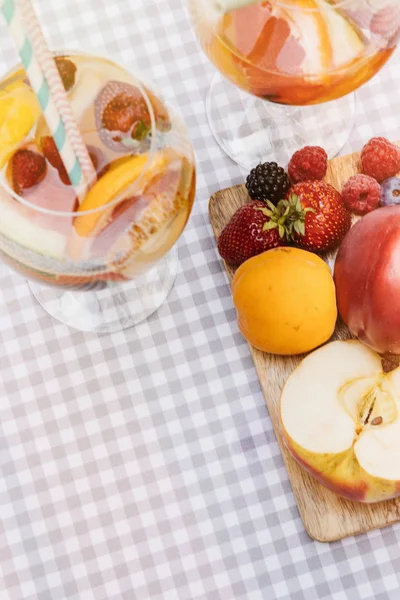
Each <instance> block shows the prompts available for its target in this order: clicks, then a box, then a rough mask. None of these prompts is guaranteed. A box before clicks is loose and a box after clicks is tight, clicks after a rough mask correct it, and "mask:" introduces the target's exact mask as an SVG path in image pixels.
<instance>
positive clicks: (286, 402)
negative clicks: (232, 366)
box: [280, 340, 400, 502]
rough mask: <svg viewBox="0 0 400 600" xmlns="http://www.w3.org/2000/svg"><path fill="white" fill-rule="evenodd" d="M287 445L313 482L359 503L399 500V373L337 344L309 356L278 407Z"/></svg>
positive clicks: (360, 350)
mask: <svg viewBox="0 0 400 600" xmlns="http://www.w3.org/2000/svg"><path fill="white" fill-rule="evenodd" d="M280 413H281V425H282V431H283V436H284V440H285V443H286V445H287V447H288V449H289V451H290V452H291V454H292V455H293V457H294V458H295V459H296V460H297V462H298V463H299V464H300V465H301V466H303V467H304V468H305V469H306V470H307V471H308V472H309V473H310V474H311V475H312V476H313V477H315V478H316V479H318V480H319V481H320V482H321V483H322V484H323V485H325V486H326V487H327V488H329V489H330V490H332V491H333V492H335V493H337V494H339V495H340V496H343V497H345V498H348V499H350V500H354V501H358V502H379V501H382V500H388V499H390V498H395V497H396V496H399V495H400V368H397V369H396V370H394V371H392V372H390V373H384V372H383V369H382V363H381V358H380V356H379V355H378V354H376V353H375V352H373V351H372V350H370V349H369V348H367V347H365V346H364V345H363V344H361V343H360V342H358V341H355V340H350V341H346V342H342V341H337V342H332V343H330V344H327V345H326V346H324V347H322V348H320V349H318V350H316V351H315V352H313V353H312V354H310V355H308V356H307V357H306V358H305V359H304V360H303V361H302V362H301V363H300V365H299V366H298V367H297V369H295V370H294V371H293V373H292V374H291V375H290V377H289V378H288V380H287V382H286V384H285V387H284V389H283V392H282V396H281V401H280Z"/></svg>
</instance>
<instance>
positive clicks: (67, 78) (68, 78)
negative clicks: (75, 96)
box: [55, 56, 76, 92]
mask: <svg viewBox="0 0 400 600" xmlns="http://www.w3.org/2000/svg"><path fill="white" fill-rule="evenodd" d="M55 60H56V65H57V69H58V72H59V73H60V76H61V79H62V82H63V84H64V88H65V90H66V91H67V92H69V90H70V89H71V88H73V87H74V85H75V78H76V65H75V64H74V63H73V62H72V60H69V58H65V57H64V56H56V59H55Z"/></svg>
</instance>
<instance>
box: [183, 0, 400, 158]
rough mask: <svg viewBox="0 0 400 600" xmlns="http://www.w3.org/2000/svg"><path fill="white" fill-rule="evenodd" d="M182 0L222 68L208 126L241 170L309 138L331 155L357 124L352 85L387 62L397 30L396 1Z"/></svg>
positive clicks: (212, 57)
mask: <svg viewBox="0 0 400 600" xmlns="http://www.w3.org/2000/svg"><path fill="white" fill-rule="evenodd" d="M188 1H189V10H190V14H191V17H192V21H193V25H194V29H195V32H196V34H197V36H198V39H199V41H200V43H201V45H202V47H203V49H204V51H205V52H206V53H207V55H208V57H209V58H210V60H211V61H212V62H213V63H214V65H215V66H216V67H217V69H218V70H219V72H220V73H221V74H222V76H221V75H220V74H217V75H216V76H215V78H214V80H213V83H212V85H211V89H210V92H209V95H208V99H207V114H208V119H209V123H210V126H211V129H212V131H213V133H214V135H215V137H216V139H217V141H218V143H219V144H220V146H221V147H222V148H223V150H224V151H225V152H226V153H227V154H228V155H229V156H230V157H231V158H232V159H233V160H235V161H236V162H237V163H239V164H241V165H242V166H243V167H245V168H246V169H248V168H250V167H252V166H254V165H255V164H256V163H257V162H260V161H265V160H279V161H282V162H285V161H287V160H288V159H289V158H290V156H291V155H292V154H293V152H294V151H295V150H297V149H298V148H299V147H302V146H304V145H306V144H311V145H321V146H323V147H325V149H326V150H327V151H328V154H329V155H330V156H333V155H334V154H336V153H337V152H338V151H339V150H340V148H341V147H342V146H343V145H344V143H345V142H346V140H347V138H348V136H349V134H350V131H351V127H352V124H353V117H354V111H355V99H354V94H351V92H354V90H356V89H357V88H359V87H360V86H361V85H363V84H364V83H365V82H366V81H368V80H369V79H370V78H371V77H372V76H373V75H375V73H377V72H378V71H379V70H380V69H381V68H382V67H383V65H384V64H385V63H386V61H387V60H388V59H389V57H390V56H391V55H392V53H393V52H394V50H395V47H396V44H397V41H398V38H399V32H400V5H399V2H398V0H269V1H266V2H258V3H257V2H251V1H249V0H218V1H217V0H207V2H200V1H199V0H188ZM235 4H236V5H240V4H241V5H243V6H242V7H241V8H238V9H236V10H231V11H230V12H226V11H225V12H224V11H223V10H222V9H220V8H219V7H221V6H224V5H225V6H231V7H232V6H234V5H235ZM232 84H233V85H232ZM242 90H244V92H245V93H244V92H243V91H242ZM282 105H284V106H282ZM310 105H311V106H310Z"/></svg>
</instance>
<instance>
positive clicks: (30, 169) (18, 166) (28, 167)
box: [10, 148, 47, 195]
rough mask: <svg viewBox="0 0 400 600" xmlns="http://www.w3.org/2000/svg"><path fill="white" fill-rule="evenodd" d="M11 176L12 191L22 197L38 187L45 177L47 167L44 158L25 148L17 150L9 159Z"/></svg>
mask: <svg viewBox="0 0 400 600" xmlns="http://www.w3.org/2000/svg"><path fill="white" fill-rule="evenodd" d="M10 166H11V175H12V183H13V188H14V191H15V192H16V193H17V194H20V195H23V192H24V190H28V189H29V188H32V187H33V186H35V185H38V184H39V183H40V182H41V181H42V180H43V179H44V178H45V176H46V171H47V166H46V160H45V158H44V156H42V155H41V154H39V153H38V152H34V151H33V150H28V149H27V148H25V149H22V150H17V152H16V153H15V154H14V155H13V157H12V158H11V165H10Z"/></svg>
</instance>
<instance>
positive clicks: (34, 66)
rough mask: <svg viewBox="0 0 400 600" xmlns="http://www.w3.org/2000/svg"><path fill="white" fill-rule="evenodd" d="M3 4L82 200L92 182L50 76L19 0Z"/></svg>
mask: <svg viewBox="0 0 400 600" xmlns="http://www.w3.org/2000/svg"><path fill="white" fill-rule="evenodd" d="M0 8H1V10H2V12H3V14H4V17H5V20H6V22H7V25H8V28H9V31H10V33H11V36H12V38H13V39H14V43H15V46H16V49H17V51H18V53H19V56H20V58H21V61H22V64H23V65H24V68H25V71H26V74H27V76H28V79H29V81H30V83H31V86H32V89H33V91H34V92H35V94H36V97H37V99H38V101H39V104H40V107H41V109H42V112H43V116H44V118H45V120H46V123H47V125H48V127H49V130H50V133H51V135H52V136H53V138H54V142H55V144H56V146H57V149H58V151H59V153H60V156H61V158H62V161H63V163H64V166H65V168H66V171H67V173H68V177H69V179H70V181H71V184H72V186H73V187H74V189H75V191H76V194H77V197H78V199H79V200H81V199H82V198H83V197H84V196H85V195H86V190H87V188H88V182H87V181H86V180H85V178H84V175H83V171H82V168H81V165H80V162H79V159H78V157H77V156H76V154H75V152H74V148H73V146H72V143H71V140H70V139H69V138H68V135H67V131H66V129H65V125H64V122H63V120H62V118H61V115H60V114H59V112H58V110H57V108H56V105H55V103H54V100H53V98H52V96H51V93H50V89H49V86H48V83H47V80H46V78H45V76H44V73H43V71H42V69H41V68H40V65H39V62H38V60H37V58H36V56H35V54H34V51H33V47H32V44H31V41H30V39H29V37H28V35H27V34H26V30H25V23H24V19H23V17H22V14H21V10H20V8H19V5H18V3H17V2H16V0H0Z"/></svg>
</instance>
